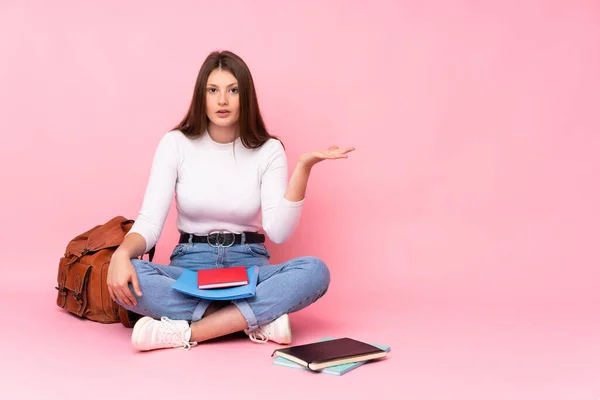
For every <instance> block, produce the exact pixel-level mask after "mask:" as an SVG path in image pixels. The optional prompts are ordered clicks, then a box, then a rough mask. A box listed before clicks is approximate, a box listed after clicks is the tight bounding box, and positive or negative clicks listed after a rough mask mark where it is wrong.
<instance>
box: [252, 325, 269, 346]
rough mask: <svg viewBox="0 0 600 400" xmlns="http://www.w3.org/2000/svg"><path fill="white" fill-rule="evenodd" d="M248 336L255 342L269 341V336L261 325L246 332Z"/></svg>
mask: <svg viewBox="0 0 600 400" xmlns="http://www.w3.org/2000/svg"><path fill="white" fill-rule="evenodd" d="M248 337H249V338H250V340H252V341H253V342H255V343H266V342H268V341H269V336H268V334H267V333H266V332H265V331H264V330H263V328H262V327H260V328H258V329H256V330H254V331H252V332H248Z"/></svg>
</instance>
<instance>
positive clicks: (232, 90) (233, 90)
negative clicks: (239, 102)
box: [229, 88, 238, 93]
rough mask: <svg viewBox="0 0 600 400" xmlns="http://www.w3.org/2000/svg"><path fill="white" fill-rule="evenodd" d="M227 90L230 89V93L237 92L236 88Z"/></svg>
mask: <svg viewBox="0 0 600 400" xmlns="http://www.w3.org/2000/svg"><path fill="white" fill-rule="evenodd" d="M229 90H230V91H231V93H237V92H238V88H231V89H229Z"/></svg>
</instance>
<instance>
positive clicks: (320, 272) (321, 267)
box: [303, 256, 331, 288]
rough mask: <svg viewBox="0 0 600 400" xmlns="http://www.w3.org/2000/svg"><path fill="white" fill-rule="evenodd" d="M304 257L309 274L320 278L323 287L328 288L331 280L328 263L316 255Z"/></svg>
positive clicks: (317, 278)
mask: <svg viewBox="0 0 600 400" xmlns="http://www.w3.org/2000/svg"><path fill="white" fill-rule="evenodd" d="M303 259H304V261H305V262H306V263H307V265H308V267H307V270H308V272H309V275H310V276H311V277H312V278H314V279H316V280H318V282H319V283H320V284H321V285H322V286H323V287H325V288H327V287H328V286H329V282H330V281H331V276H330V273H329V268H328V267H327V264H325V262H323V260H321V259H320V258H318V257H314V256H306V257H303Z"/></svg>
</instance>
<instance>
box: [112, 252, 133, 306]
mask: <svg viewBox="0 0 600 400" xmlns="http://www.w3.org/2000/svg"><path fill="white" fill-rule="evenodd" d="M129 282H131V284H132V285H133V289H134V290H135V294H137V295H138V296H141V295H142V291H141V290H140V283H139V282H138V278H137V274H136V273H135V268H134V267H133V264H132V263H131V260H130V259H129V257H125V256H123V255H121V254H119V253H118V252H115V253H113V256H112V258H111V260H110V266H109V267H108V277H107V279H106V283H107V285H108V293H109V294H110V297H111V298H112V299H113V300H114V301H118V302H120V303H121V304H123V305H126V306H129V307H133V306H135V305H136V304H137V300H136V298H135V296H134V295H133V293H132V292H131V290H130V289H129Z"/></svg>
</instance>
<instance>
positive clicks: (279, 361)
mask: <svg viewBox="0 0 600 400" xmlns="http://www.w3.org/2000/svg"><path fill="white" fill-rule="evenodd" d="M333 339H335V338H332V337H325V338H323V339H320V340H318V341H319V342H323V341H326V340H333ZM373 346H375V347H379V348H380V349H381V350H385V351H387V352H389V351H390V350H391V348H390V346H382V345H379V344H373ZM272 362H273V364H275V365H279V366H280V367H289V368H296V369H303V370H305V371H310V372H311V373H313V374H314V373H319V374H328V375H335V376H341V375H344V374H345V373H347V372H350V371H352V370H353V369H356V368H358V367H360V366H361V365H363V364H364V363H366V362H368V361H359V362H353V363H348V364H341V365H336V366H334V367H327V368H324V369H322V370H320V371H312V370H309V369H308V368H306V367H304V366H302V365H300V364H297V363H295V362H293V361H290V360H288V359H286V358H283V357H275V358H273V361H272Z"/></svg>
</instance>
